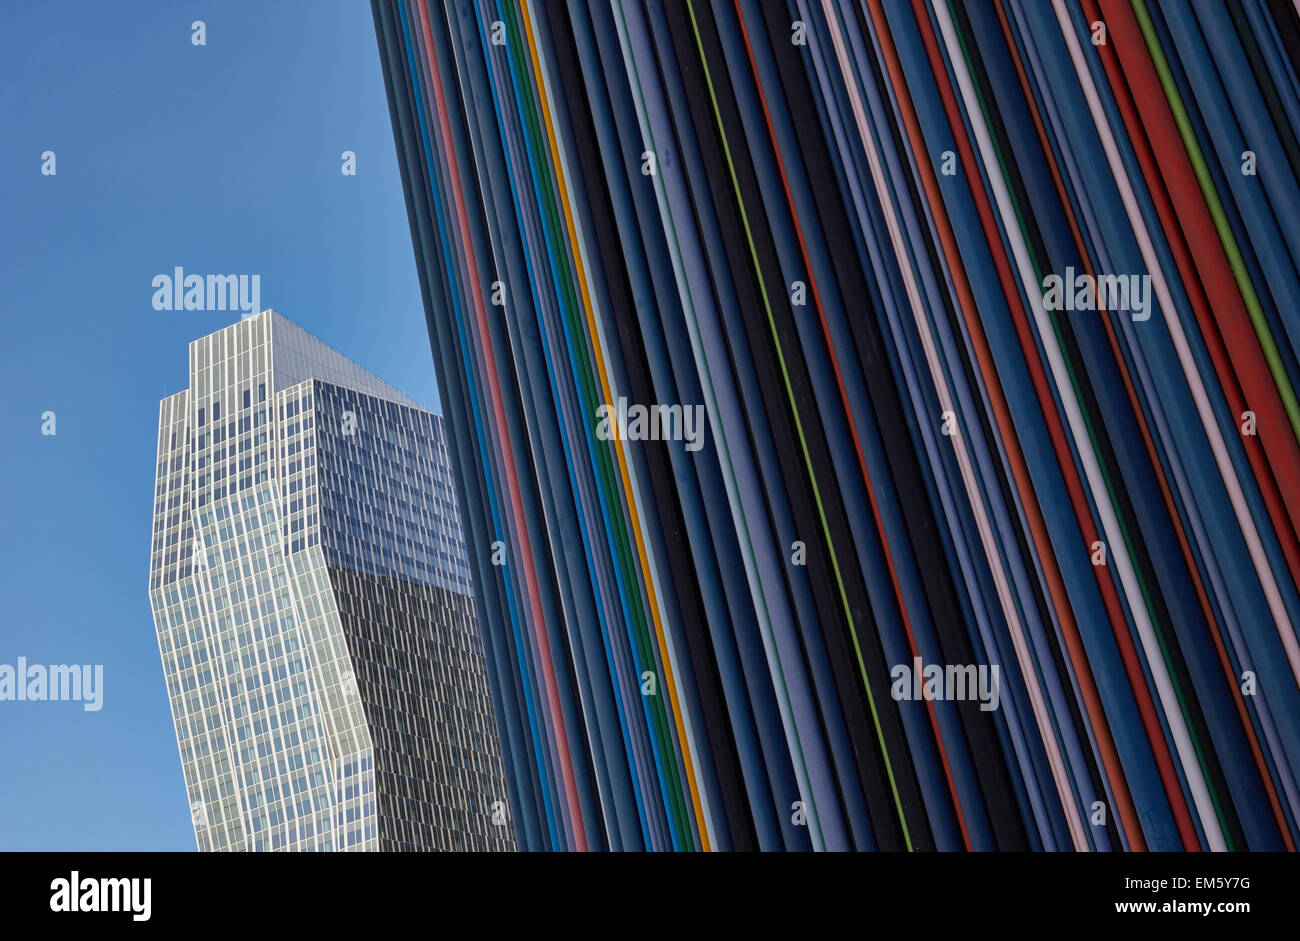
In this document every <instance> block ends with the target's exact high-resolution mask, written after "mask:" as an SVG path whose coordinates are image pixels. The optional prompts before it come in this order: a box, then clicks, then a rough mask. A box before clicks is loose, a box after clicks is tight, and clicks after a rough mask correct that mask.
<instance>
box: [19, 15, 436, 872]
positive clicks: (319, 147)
mask: <svg viewBox="0 0 1300 941" xmlns="http://www.w3.org/2000/svg"><path fill="white" fill-rule="evenodd" d="M195 20H202V21H203V22H204V23H205V25H206V34H207V35H206V38H207V45H206V46H203V47H195V46H193V45H192V44H191V28H190V26H191V23H192V22H193V21H195ZM0 73H2V75H3V81H0V127H3V129H4V131H3V135H4V136H3V146H2V147H0V383H3V391H4V404H3V407H0V493H2V494H3V497H0V590H2V592H3V598H2V603H0V664H14V663H16V661H17V658H18V657H20V656H23V657H26V658H27V660H28V662H29V663H68V664H73V663H78V664H80V663H90V664H103V665H104V694H103V695H104V705H103V709H102V710H101V711H99V712H85V711H83V710H82V708H81V706H80V705H79V704H76V703H13V702H0V850H31V849H60V850H110V849H112V850H116V849H121V850H171V849H179V850H192V849H193V848H194V837H193V831H192V829H191V827H190V822H189V809H188V806H187V802H186V800H185V793H184V782H183V779H182V777H181V770H180V762H179V759H178V757H177V753H176V741H175V737H174V735H173V732H172V726H171V717H170V712H169V710H168V706H167V698H166V691H165V687H164V684H163V677H162V669H161V666H160V664H159V658H158V647H157V642H156V640H155V637H154V631H153V621H152V616H151V614H150V610H149V597H148V567H149V539H150V530H151V522H152V521H151V514H152V495H153V475H154V448H155V442H156V435H157V420H158V400H159V399H161V398H163V397H164V396H167V395H170V394H171V393H173V392H176V391H178V390H179V389H181V388H184V387H185V386H186V385H187V382H188V380H187V361H186V346H187V344H188V343H189V341H190V340H193V339H194V338H195V337H199V336H203V335H204V334H207V333H211V332H212V331H214V330H217V329H219V328H220V327H222V326H225V325H226V324H228V323H231V322H233V321H234V320H236V319H238V316H239V315H238V313H221V312H216V313H204V312H195V311H188V312H187V311H174V312H173V311H162V312H159V311H155V310H154V309H153V307H152V303H151V301H152V297H153V288H152V287H151V281H152V279H153V277H154V276H155V275H157V274H161V273H168V274H170V273H171V271H172V269H173V268H174V267H176V266H181V267H183V268H184V269H185V270H186V271H187V272H189V273H201V274H209V273H213V274H215V273H246V274H260V275H261V299H262V306H263V307H275V308H276V309H277V310H279V311H280V312H281V313H283V314H284V315H285V316H287V317H289V318H290V319H292V320H295V321H296V322H298V323H299V324H301V325H302V326H303V327H304V328H306V329H307V330H308V331H310V332H311V333H314V334H316V336H318V337H320V338H321V339H322V340H324V341H325V342H326V343H329V344H330V345H331V346H334V347H336V348H338V349H339V350H341V351H343V352H344V353H345V354H347V355H348V356H350V357H351V358H352V359H354V360H356V361H357V362H358V363H360V364H361V365H362V366H364V367H366V368H368V369H370V370H371V371H372V372H374V373H376V374H377V375H379V376H380V377H382V378H383V379H385V380H386V381H388V382H389V383H391V384H392V385H394V386H396V387H397V388H398V389H400V390H402V391H403V392H405V393H406V394H407V395H409V396H411V397H412V398H414V399H415V400H417V401H419V402H422V403H424V404H425V405H428V406H430V407H432V408H434V409H435V410H436V408H437V391H436V387H435V382H434V375H433V363H432V357H431V355H430V352H429V343H428V334H427V333H426V330H425V325H424V312H423V308H422V306H421V303H420V294H419V282H418V279H417V276H416V269H415V264H414V259H413V255H412V249H411V239H410V230H409V228H408V226H407V221H406V208H405V203H404V201H403V198H402V187H401V178H400V176H399V173H398V165H397V159H396V155H395V153H394V148H393V135H392V130H391V127H390V125H389V120H388V105H387V100H386V98H385V95H384V85H383V77H382V75H381V73H380V66H379V55H378V52H377V49H376V45H375V36H374V28H373V26H372V24H371V20H370V5H369V4H368V3H366V2H364V0H218V2H179V0H156V2H140V0H136V2H133V3H131V4H129V5H119V4H111V3H104V2H102V0H91V2H69V0H61V2H59V3H49V2H44V0H5V2H3V3H0ZM47 150H52V151H54V153H55V155H56V156H55V159H56V167H57V174H56V175H55V176H48V177H47V176H43V175H42V174H41V154H42V152H44V151H47ZM345 150H351V151H354V152H355V153H356V155H357V175H356V176H343V175H342V174H341V173H340V166H341V159H340V154H341V153H342V152H343V151H345ZM46 410H51V411H53V412H54V413H55V415H56V421H57V434H55V435H54V436H52V437H47V436H43V435H42V434H41V415H42V413H43V412H45V411H46Z"/></svg>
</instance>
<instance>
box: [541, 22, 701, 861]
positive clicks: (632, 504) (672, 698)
mask: <svg viewBox="0 0 1300 941" xmlns="http://www.w3.org/2000/svg"><path fill="white" fill-rule="evenodd" d="M519 7H520V10H521V12H522V14H523V18H524V27H525V34H526V35H527V37H528V49H529V53H530V54H531V59H532V63H531V64H532V68H533V75H534V76H536V79H537V84H538V87H539V88H543V87H545V79H544V78H543V76H542V73H541V70H540V68H539V65H538V62H539V59H538V55H537V47H536V45H535V44H534V41H533V26H532V19H531V17H529V15H528V4H527V3H526V2H523V3H520V4H519ZM538 98H539V104H540V110H541V112H542V117H543V118H544V119H545V123H546V137H547V140H548V142H549V143H550V147H551V159H552V160H553V161H554V163H555V168H556V173H555V180H556V183H557V185H558V187H559V190H560V203H561V205H562V206H563V208H564V222H565V226H566V227H567V228H568V232H569V243H570V245H572V247H573V260H574V264H575V265H576V266H577V269H578V279H577V280H578V286H579V289H580V291H581V292H582V304H583V313H584V314H586V317H587V326H588V330H589V331H590V334H591V341H592V342H591V346H592V349H593V350H594V351H595V352H596V356H595V360H596V369H597V372H599V374H600V385H601V389H602V390H603V392H604V394H605V401H606V402H609V403H612V402H613V400H614V397H613V395H612V393H611V390H610V385H609V378H608V376H607V375H606V372H605V362H604V355H603V350H602V349H601V345H600V334H599V333H597V332H596V321H595V317H594V315H593V313H592V304H591V297H590V295H589V294H588V292H587V278H586V271H585V269H584V268H583V264H582V253H581V252H580V251H578V236H577V233H576V231H575V230H574V227H573V212H572V209H571V208H570V204H569V192H568V188H567V187H566V186H565V185H564V174H563V173H562V172H561V164H560V154H559V149H558V147H557V146H556V142H555V128H554V127H553V126H552V124H551V112H550V108H549V107H548V106H547V102H546V96H545V95H539V96H538ZM614 454H615V455H616V456H617V458H618V469H619V474H620V476H621V477H622V479H623V489H624V491H625V492H626V493H627V495H628V500H627V509H628V513H629V514H630V515H631V517H632V532H633V535H634V536H635V537H636V549H637V555H638V557H639V558H640V560H641V571H642V573H643V575H644V578H645V584H646V593H647V595H648V596H649V598H650V617H651V619H652V620H653V621H654V626H655V637H656V639H657V641H658V643H659V655H660V658H661V659H662V661H663V666H664V686H665V688H666V689H667V691H668V701H669V704H670V705H671V706H672V714H673V722H674V724H675V725H676V727H677V738H678V741H679V742H680V743H681V748H682V756H683V757H684V758H685V759H686V762H685V764H686V782H687V785H688V787H689V788H690V792H691V805H692V807H693V808H694V811H695V822H696V826H697V827H698V829H699V833H700V843H701V848H702V849H703V850H704V851H705V852H708V851H709V849H710V846H709V835H708V827H707V825H706V824H705V821H704V811H703V809H702V808H701V806H700V795H699V791H698V785H697V783H696V780H695V773H694V765H695V762H694V759H693V757H692V756H691V748H690V743H689V741H688V739H687V738H686V729H685V726H684V725H683V724H682V715H681V706H680V704H679V703H678V700H677V688H676V684H675V683H674V682H673V671H672V667H671V666H670V665H669V659H668V648H667V640H666V639H665V637H664V628H663V623H662V622H661V620H660V617H659V605H658V604H656V603H655V599H656V598H657V597H658V596H657V594H656V592H655V586H654V577H653V576H652V574H651V572H650V564H649V561H648V560H647V559H646V552H645V540H644V538H643V536H642V531H641V521H640V517H639V515H638V514H637V510H636V500H635V499H633V496H632V482H631V479H630V478H629V476H628V470H627V457H626V454H625V453H624V447H623V446H621V445H619V446H615V448H614Z"/></svg>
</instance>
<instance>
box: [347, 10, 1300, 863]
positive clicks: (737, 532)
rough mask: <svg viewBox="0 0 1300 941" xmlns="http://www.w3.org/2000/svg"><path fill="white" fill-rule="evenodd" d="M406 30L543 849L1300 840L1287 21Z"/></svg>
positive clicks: (495, 17) (398, 40) (485, 604)
mask: <svg viewBox="0 0 1300 941" xmlns="http://www.w3.org/2000/svg"><path fill="white" fill-rule="evenodd" d="M372 6H373V10H374V20H375V27H376V34H377V37H378V42H379V49H380V53H381V59H382V63H383V68H384V74H385V80H386V83H387V88H388V96H389V102H388V104H389V108H390V112H391V116H392V122H393V128H394V135H395V140H396V144H397V154H398V160H399V163H400V165H401V168H402V173H403V181H404V186H405V192H406V197H407V208H408V213H409V217H410V223H411V233H412V239H413V243H414V246H415V255H416V261H417V267H418V269H419V273H420V279H421V288H422V291H423V294H424V303H425V311H426V315H427V319H428V326H429V336H430V341H431V345H432V348H433V352H434V357H435V364H436V369H437V377H438V381H439V386H440V390H441V393H442V400H443V403H444V412H445V419H446V429H447V434H448V447H449V450H450V452H451V455H452V463H453V466H454V470H455V475H456V482H457V487H458V492H459V498H460V500H461V517H462V520H463V523H464V529H465V537H466V550H467V558H468V560H469V564H470V569H471V572H472V576H473V579H474V582H475V586H476V591H475V596H474V599H475V604H476V605H477V615H478V621H479V624H480V626H481V628H482V630H483V631H484V640H485V645H486V650H487V659H488V669H489V675H490V677H491V680H492V682H493V686H494V695H495V697H496V702H495V707H496V715H497V718H498V725H499V730H500V736H501V742H502V752H503V757H504V762H505V769H506V779H507V785H508V788H509V790H510V799H511V806H512V816H513V819H514V821H515V825H516V830H517V835H518V841H519V845H520V846H521V847H523V848H529V849H576V850H583V849H590V850H599V849H612V850H639V849H675V850H696V849H715V850H733V849H735V850H739V849H754V848H761V849H772V850H775V849H789V850H806V849H817V850H821V849H828V850H848V849H856V850H878V849H879V850H928V849H942V850H961V849H970V850H993V849H1000V850H1020V849H1032V850H1079V851H1086V850H1102V851H1105V850H1134V851H1136V850H1144V849H1149V850H1171V849H1188V850H1192V849H1209V850H1245V849H1250V850H1273V849H1288V850H1290V849H1294V841H1295V839H1296V836H1297V823H1298V820H1300V790H1297V784H1296V777H1297V772H1298V771H1300V718H1298V717H1300V683H1298V682H1297V680H1298V678H1300V643H1298V641H1297V635H1296V627H1295V626H1296V624H1297V623H1300V591H1298V589H1297V586H1298V584H1300V540H1298V539H1297V532H1298V531H1300V405H1298V403H1297V397H1296V390H1297V388H1300V365H1298V360H1300V315H1298V314H1297V310H1296V304H1297V299H1300V146H1298V144H1297V136H1296V128H1297V127H1300V77H1298V73H1300V9H1298V8H1297V5H1296V3H1295V2H1293V0H1239V2H1233V3H1230V4H1226V5H1225V4H1222V3H1220V2H1218V0H1171V2H1168V3H1159V4H1155V3H1149V2H1147V0H1068V2H1067V0H970V2H965V0H860V2H858V0H665V2H647V3H641V2H635V0H612V2H604V0H595V2H587V0H545V2H540V0H539V2H524V3H520V2H515V0H499V2H498V0H457V2H449V3H446V4H443V3H437V2H434V0H372ZM619 403H622V404H621V405H619ZM616 405H617V406H618V407H620V408H623V409H625V411H627V412H628V413H629V414H630V412H631V409H632V408H638V407H639V409H640V412H639V413H638V414H649V415H651V417H654V416H659V417H661V418H662V419H663V420H662V421H660V422H659V424H658V425H655V426H653V427H651V426H649V425H644V424H643V425H638V426H636V427H633V426H632V425H631V424H629V423H627V422H623V421H614V422H610V421H609V420H608V415H609V410H610V409H612V408H615V406H616ZM673 409H676V411H675V412H674V411H673ZM692 415H700V416H701V421H700V425H699V428H698V429H697V430H698V431H699V432H700V433H699V435H698V436H697V437H694V438H692V436H691V434H690V426H689V422H688V420H687V419H688V416H692ZM647 429H649V430H647ZM930 668H933V670H931V669H930ZM981 670H982V671H984V672H982V673H981V672H980V671H981ZM976 677H984V678H985V681H986V685H985V686H982V687H980V689H979V695H976V689H975V687H976V686H978V685H979V684H977V683H976V680H975V678H976ZM931 681H933V682H931ZM989 683H992V684H994V685H996V689H995V690H994V689H993V688H991V687H989V686H988V684H989ZM986 694H988V695H986ZM994 694H996V695H994Z"/></svg>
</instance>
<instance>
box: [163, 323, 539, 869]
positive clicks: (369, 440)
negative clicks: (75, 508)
mask: <svg viewBox="0 0 1300 941" xmlns="http://www.w3.org/2000/svg"><path fill="white" fill-rule="evenodd" d="M189 367H190V385H189V388H188V389H186V390H183V391H181V392H178V393H176V394H175V395H172V396H169V397H168V398H166V399H163V401H162V403H161V406H160V409H159V421H158V464H157V482H156V486H155V490H154V529H153V552H152V560H151V565H150V584H149V588H150V601H151V603H152V606H153V613H154V623H155V627H156V629H157V632H158V645H159V651H160V653H161V655H162V662H163V669H164V672H165V674H166V678H167V689H168V694H169V698H170V700H171V709H172V717H173V719H174V721H175V725H176V737H177V743H178V745H179V747H180V755H181V764H182V768H183V770H184V774H185V785H186V789H187V792H188V795H189V802H190V807H191V810H192V814H193V820H194V832H195V839H196V841H197V843H198V847H199V849H200V850H281V849H283V850H325V851H329V850H509V849H513V848H514V837H513V834H512V828H511V824H510V820H509V813H510V811H509V804H510V801H509V797H508V794H507V791H506V786H505V783H504V781H503V777H502V771H501V757H500V751H499V747H498V744H497V734H496V724H495V721H494V718H493V700H492V692H491V689H490V687H489V684H488V681H487V676H486V672H485V667H484V656H483V649H482V640H481V638H480V636H479V633H478V629H477V626H476V623H475V617H474V608H473V598H472V592H473V588H472V584H471V581H470V575H469V570H468V566H467V564H466V561H465V557H464V545H463V543H462V537H461V530H460V521H459V519H458V515H457V509H456V500H455V495H454V492H453V490H452V481H451V475H450V472H449V470H448V457H447V451H446V443H445V439H444V436H443V429H442V420H441V419H440V418H439V417H437V416H435V415H432V414H430V413H429V412H427V411H425V410H424V409H422V408H420V407H419V406H418V405H417V404H416V403H415V402H413V401H411V400H410V399H408V398H407V397H405V396H404V395H402V394H401V393H400V392H398V391H397V390H396V389H393V388H392V387H391V386H388V385H387V384H385V383H383V382H381V381H380V380H379V379H377V378H376V377H374V376H372V375H371V374H370V373H368V372H366V371H365V370H363V369H361V368H360V367H358V366H357V365H356V364H355V363H353V362H351V361H350V360H348V359H347V358H345V357H344V356H343V355H341V354H340V353H338V352H337V351H335V350H333V349H331V348H330V347H328V346H326V345H325V344H324V343H322V342H320V341H319V340H317V339H316V338H315V337H313V336H311V335H310V334H308V333H306V332H305V331H304V330H302V329H301V328H300V327H298V326H297V325H295V324H293V323H291V322H290V321H288V320H286V319H285V318H283V317H282V316H280V315H279V314H278V313H276V312H274V311H269V310H268V311H263V312H262V313H260V314H257V315H256V316H254V317H250V318H248V319H246V320H243V321H241V322H239V323H236V324H233V325H231V326H229V327H226V328H225V329H223V330H219V331H217V332H216V333H213V334H210V335H209V336H206V337H203V338H201V339H198V340H195V341H194V342H193V343H191V344H190V348H189Z"/></svg>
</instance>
